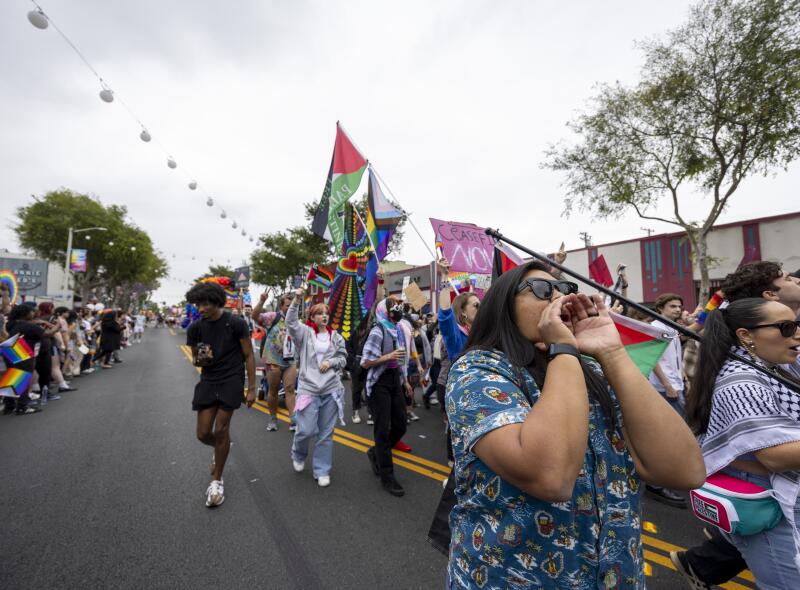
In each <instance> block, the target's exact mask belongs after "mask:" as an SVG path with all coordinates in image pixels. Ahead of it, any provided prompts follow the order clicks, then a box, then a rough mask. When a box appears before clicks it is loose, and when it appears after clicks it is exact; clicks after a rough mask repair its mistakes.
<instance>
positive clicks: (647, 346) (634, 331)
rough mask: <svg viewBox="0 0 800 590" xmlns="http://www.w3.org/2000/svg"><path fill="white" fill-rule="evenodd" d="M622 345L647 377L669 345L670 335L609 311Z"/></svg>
mask: <svg viewBox="0 0 800 590" xmlns="http://www.w3.org/2000/svg"><path fill="white" fill-rule="evenodd" d="M609 315H610V316H611V319H612V320H614V325H615V326H616V327H617V331H618V332H619V336H620V338H621V339H622V345H623V346H624V347H625V350H627V351H628V355H629V356H630V357H631V359H632V360H633V362H634V364H635V365H636V366H637V367H638V368H639V370H640V371H641V372H642V374H643V375H644V376H645V377H649V376H650V373H652V372H653V368H654V367H655V366H656V364H658V361H659V360H660V359H661V355H663V354H664V351H665V350H666V349H667V346H669V340H670V335H669V334H666V333H665V332H664V331H663V330H660V329H658V328H657V327H655V326H652V325H650V324H647V323H645V322H640V321H637V320H634V319H632V318H629V317H627V316H624V315H619V314H617V313H614V312H609Z"/></svg>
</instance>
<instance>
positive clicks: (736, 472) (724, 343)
mask: <svg viewBox="0 0 800 590" xmlns="http://www.w3.org/2000/svg"><path fill="white" fill-rule="evenodd" d="M705 342H706V344H703V345H702V346H701V347H700V358H699V361H698V365H697V372H696V373H695V376H694V379H693V381H692V388H691V392H692V394H691V395H690V396H689V398H688V403H687V405H686V419H687V421H688V422H689V426H690V427H691V428H692V430H693V431H694V433H695V434H696V435H697V436H698V437H699V441H700V447H701V450H702V451H703V459H704V460H705V465H706V469H707V471H708V473H709V474H713V473H717V472H720V471H721V472H722V473H723V474H725V475H728V476H731V477H734V478H736V479H740V480H744V481H747V482H750V483H753V484H756V485H758V486H761V487H762V488H767V489H772V490H773V493H774V494H775V495H776V500H777V501H778V503H779V504H780V508H781V512H782V513H783V515H784V518H781V519H780V521H779V522H778V524H777V525H776V526H775V527H774V528H770V529H767V530H763V531H761V532H759V533H756V534H753V535H747V536H742V535H737V534H731V535H728V534H725V533H723V534H724V535H725V537H726V538H727V539H728V540H729V541H731V542H732V543H733V544H734V545H735V546H736V547H737V548H738V549H739V552H740V553H741V554H742V556H743V557H744V559H745V561H747V565H748V566H749V567H750V570H751V571H752V572H753V575H755V578H756V584H757V585H758V587H759V588H761V589H762V590H773V589H779V588H796V587H797V586H796V584H797V578H798V576H800V567H799V565H800V547H797V546H796V539H800V533H798V525H800V502H798V492H800V483H798V477H800V381H797V380H796V379H795V378H794V377H793V376H792V375H791V374H790V373H788V372H787V371H786V370H785V369H784V368H783V367H781V365H789V364H792V363H795V362H796V361H797V358H798V356H800V323H798V321H797V320H796V319H795V314H794V312H792V310H791V309H790V308H789V307H787V306H786V305H784V304H782V303H779V302H777V301H770V300H768V299H764V298H761V297H758V298H748V299H739V300H737V301H733V302H731V303H730V304H729V305H728V306H727V307H725V308H722V309H718V310H716V311H714V312H712V313H710V314H709V316H708V318H707V319H706V322H705ZM728 351H733V352H735V353H737V355H738V356H742V357H745V358H748V359H750V360H751V361H753V362H755V364H757V365H759V366H760V367H762V368H763V369H764V371H759V370H757V369H754V368H752V367H750V366H748V365H745V364H744V363H741V362H739V361H736V360H733V359H731V358H729V357H728V355H727V353H728ZM770 373H774V374H775V375H780V376H781V377H784V378H786V379H788V380H789V381H790V382H794V383H796V384H797V387H796V388H794V389H792V388H789V387H786V386H785V385H784V384H782V383H780V382H778V381H777V380H775V379H773V378H771V376H770Z"/></svg>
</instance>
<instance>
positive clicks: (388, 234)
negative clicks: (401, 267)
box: [366, 166, 403, 260]
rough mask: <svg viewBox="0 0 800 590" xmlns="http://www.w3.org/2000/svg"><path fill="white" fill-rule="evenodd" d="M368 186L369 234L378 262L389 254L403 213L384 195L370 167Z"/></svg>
mask: <svg viewBox="0 0 800 590" xmlns="http://www.w3.org/2000/svg"><path fill="white" fill-rule="evenodd" d="M367 186H368V187H369V188H368V193H367V221H366V223H367V232H369V236H370V239H371V240H372V245H373V246H374V247H375V255H376V256H377V257H378V260H383V259H384V258H386V254H387V253H388V252H389V242H390V241H391V239H392V236H393V235H394V232H395V230H396V229H397V226H398V225H400V221H401V220H402V219H403V212H402V211H401V210H400V209H398V208H397V207H395V206H394V205H392V204H391V203H390V202H389V200H388V199H387V198H386V197H385V196H384V195H383V191H382V190H381V186H380V184H378V179H377V177H376V176H375V174H374V173H373V171H372V166H370V167H369V182H368V184H367Z"/></svg>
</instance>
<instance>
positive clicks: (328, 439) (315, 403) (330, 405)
mask: <svg viewBox="0 0 800 590" xmlns="http://www.w3.org/2000/svg"><path fill="white" fill-rule="evenodd" d="M338 416H339V407H338V406H337V405H336V400H335V399H334V398H333V396H332V395H315V396H313V399H312V400H311V403H310V404H308V406H306V407H305V408H303V409H302V410H301V411H300V412H296V413H295V417H296V419H297V431H296V432H295V433H294V441H293V442H292V460H294V461H305V460H306V457H308V442H309V439H311V438H312V437H314V436H316V437H317V445H316V447H314V463H313V474H314V477H315V478H318V477H321V476H323V475H328V474H329V473H330V471H331V466H332V465H333V429H334V428H335V427H336V418H337V417H338Z"/></svg>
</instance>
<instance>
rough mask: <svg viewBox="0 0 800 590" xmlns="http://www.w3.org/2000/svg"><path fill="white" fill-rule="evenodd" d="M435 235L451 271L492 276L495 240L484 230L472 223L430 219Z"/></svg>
mask: <svg viewBox="0 0 800 590" xmlns="http://www.w3.org/2000/svg"><path fill="white" fill-rule="evenodd" d="M430 221H431V225H432V226H433V231H434V233H435V234H436V235H437V236H438V239H439V240H441V249H442V253H443V254H444V256H445V258H447V260H448V262H450V270H452V271H457V272H468V273H474V274H491V273H492V260H493V257H494V244H495V239H494V238H493V237H491V236H487V235H486V233H485V232H484V228H482V227H478V226H477V225H474V224H472V223H460V222H457V221H443V220H441V219H434V218H430Z"/></svg>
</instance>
